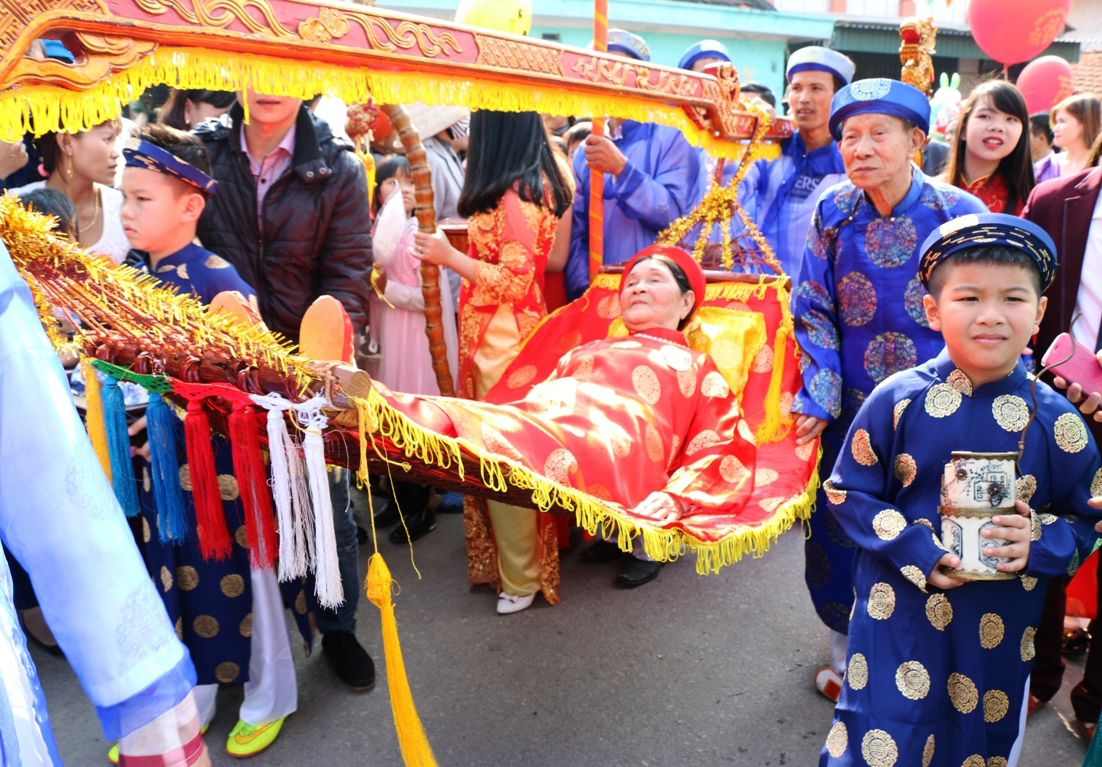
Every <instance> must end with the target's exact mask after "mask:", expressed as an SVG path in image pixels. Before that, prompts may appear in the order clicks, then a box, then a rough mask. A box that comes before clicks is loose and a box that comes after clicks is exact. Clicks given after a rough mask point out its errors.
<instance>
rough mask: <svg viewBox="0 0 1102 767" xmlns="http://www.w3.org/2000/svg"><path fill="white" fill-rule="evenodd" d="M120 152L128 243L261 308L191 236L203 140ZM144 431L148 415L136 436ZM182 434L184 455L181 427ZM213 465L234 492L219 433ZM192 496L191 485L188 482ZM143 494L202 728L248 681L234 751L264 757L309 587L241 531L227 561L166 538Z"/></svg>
mask: <svg viewBox="0 0 1102 767" xmlns="http://www.w3.org/2000/svg"><path fill="white" fill-rule="evenodd" d="M123 155H124V157H125V158H126V168H125V170H124V171H123V176H122V193H123V205H122V223H123V229H124V231H125V232H126V236H127V239H128V240H129V241H130V245H131V247H132V248H134V249H135V250H138V251H141V252H143V253H144V254H146V256H147V265H148V267H149V271H150V272H151V273H152V274H153V275H155V276H156V277H157V278H158V279H159V280H161V281H162V282H164V283H166V284H167V285H171V286H173V287H175V288H176V289H177V290H178V291H179V292H181V293H191V294H193V295H194V296H196V297H197V298H198V299H199V300H200V301H201V302H202V303H204V304H209V303H210V302H211V301H212V300H213V299H214V297H215V296H216V295H217V294H219V293H222V292H225V291H234V292H236V293H238V294H239V295H240V297H241V299H242V300H247V301H248V302H249V304H251V305H252V307H253V309H254V311H255V310H256V293H255V291H254V290H253V289H252V288H251V287H250V286H249V285H248V284H247V283H246V282H245V281H244V280H242V279H241V277H240V276H239V275H238V273H237V270H236V269H235V268H234V267H233V266H232V265H231V264H230V263H229V262H228V261H226V260H225V259H223V258H221V257H220V256H218V255H215V254H214V253H212V252H210V251H209V250H206V249H205V248H203V247H202V246H201V245H199V244H198V242H197V241H196V239H195V230H196V226H197V224H198V221H199V216H200V215H201V214H202V212H203V209H204V207H206V204H207V201H208V200H209V199H210V197H211V196H212V195H213V194H215V192H216V190H217V186H218V185H217V183H216V182H215V181H214V180H213V179H212V178H211V177H210V171H211V168H210V160H209V159H208V157H207V150H206V147H205V146H204V145H203V143H202V142H201V141H199V139H197V138H196V137H195V136H193V135H191V134H188V133H184V132H182V131H178V130H176V129H174V128H170V127H168V126H165V125H159V124H151V125H146V126H143V127H142V128H140V129H138V130H137V131H135V132H134V134H133V136H132V137H131V139H130V141H128V142H127V146H126V148H125V149H124V150H123ZM257 314H259V312H258V311H257ZM142 428H144V419H143V420H142V421H139V422H138V423H137V424H135V425H134V426H133V427H131V432H132V433H136V432H137V431H139V430H140V429H142ZM177 431H178V439H177V443H178V445H179V446H180V447H181V448H182V446H183V429H182V426H181V427H180V428H179V429H178V430H177ZM181 454H182V450H181ZM183 463H184V461H181V465H183ZM215 468H216V470H217V472H218V475H219V484H220V486H221V485H222V484H223V478H224V479H225V482H226V484H227V486H230V485H231V483H233V481H234V477H233V462H232V459H231V451H230V450H229V444H228V443H226V442H224V441H223V440H222V439H221V438H219V437H216V438H215ZM147 470H148V469H147ZM182 473H183V472H182ZM232 487H233V488H234V489H233V490H230V489H227V490H225V491H224V494H223V496H222V508H223V512H224V513H225V515H226V522H227V526H228V527H229V529H230V530H238V529H239V528H241V529H242V530H243V527H242V525H243V524H244V519H245V517H244V511H243V508H242V506H241V501H240V498H239V496H238V494H237V492H236V484H232ZM184 489H185V490H187V489H190V487H189V486H188V485H184ZM140 497H141V507H142V510H141V513H142V518H143V520H144V523H145V524H144V525H143V527H144V528H145V529H146V530H148V531H149V532H148V535H147V536H146V540H145V545H144V546H143V547H142V549H143V555H144V557H145V561H146V567H147V568H148V569H149V572H150V574H151V575H152V576H153V578H154V581H155V582H156V583H157V584H158V586H159V589H158V590H159V591H160V593H161V595H162V598H163V599H164V601H165V607H166V608H167V609H168V614H169V618H170V619H171V620H172V621H173V622H175V624H176V627H177V632H178V633H179V634H180V635H181V636H180V638H181V639H182V640H183V641H184V644H185V645H186V646H187V648H188V651H189V652H190V654H191V657H192V660H193V662H194V663H195V670H196V674H197V676H198V683H197V685H196V687H195V700H196V703H197V705H198V709H199V719H200V724H201V725H202V726H203V728H204V730H205V728H206V727H207V725H209V724H210V722H211V720H212V719H213V717H214V712H215V697H216V694H217V692H218V688H219V685H220V684H227V683H236V684H242V683H243V684H244V686H245V695H244V701H243V702H242V704H241V709H240V720H239V721H238V722H237V725H236V726H235V727H234V728H233V730H232V731H231V732H230V734H229V738H228V740H227V743H226V751H227V752H228V753H229V754H230V755H231V756H235V757H246V756H252V755H253V754H256V753H259V752H260V751H262V750H264V749H265V748H267V747H268V746H269V745H271V743H272V742H273V741H274V740H275V738H276V736H277V735H278V734H279V732H280V728H281V727H282V725H283V721H284V720H285V719H286V717H287V715H289V714H290V713H292V712H294V711H295V710H296V709H297V707H298V687H297V680H296V677H295V668H294V661H293V658H292V656H291V645H290V637H289V636H288V632H287V623H286V617H285V614H284V608H283V603H284V596H286V598H287V600H288V601H289V602H291V603H296V600H297V599H301V598H303V597H302V595H301V592H302V586H301V584H299V583H294V584H286V585H285V587H284V588H285V589H286V591H287V593H286V594H285V595H284V594H281V587H280V584H279V583H278V582H277V580H276V575H275V573H274V572H273V571H272V570H263V569H256V570H254V569H252V568H251V567H250V564H249V554H248V551H247V549H246V548H245V546H244V544H245V540H244V535H240V536H237V537H236V540H235V542H234V544H233V547H232V551H231V554H230V556H229V558H227V559H224V560H220V561H216V560H207V559H204V558H203V557H202V555H201V553H200V550H199V546H198V542H197V539H196V536H195V532H194V530H192V531H190V532H189V534H188V535H187V536H186V537H185V538H184V539H182V540H180V539H172V538H170V537H169V536H168V535H166V531H163V530H161V529H160V527H159V524H160V519H159V515H158V513H157V509H156V507H155V501H154V496H153V493H152V492H150V490H149V488H148V487H147V488H145V489H143V492H142V493H141V496H140ZM185 497H186V498H187V499H188V501H189V503H188V506H189V508H188V516H189V517H190V518H191V519H192V520H194V507H193V506H192V504H191V502H190V500H191V495H190V493H186V494H185ZM305 612H306V608H305V603H304V606H303V611H302V613H298V612H297V611H296V612H295V618H296V620H297V621H298V622H299V629H300V631H301V632H302V635H303V639H305V640H306V641H307V642H309V640H310V636H311V633H310V627H309V623H308V621H307V617H306V615H305ZM115 753H116V752H115V751H114V749H112V752H111V753H110V754H109V755H108V758H109V759H111V760H112V761H115V760H114V758H113V757H114V756H115Z"/></svg>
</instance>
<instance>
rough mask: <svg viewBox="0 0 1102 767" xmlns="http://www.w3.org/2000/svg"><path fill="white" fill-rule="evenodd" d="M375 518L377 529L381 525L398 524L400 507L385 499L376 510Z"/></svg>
mask: <svg viewBox="0 0 1102 767" xmlns="http://www.w3.org/2000/svg"><path fill="white" fill-rule="evenodd" d="M373 519H374V521H375V529H376V530H378V529H379V528H380V527H390V526H391V525H396V524H398V508H397V507H396V506H395V505H394V502H393V501H383V502H382V503H381V504H379V507H378V509H377V510H376V511H375V516H374V517H373Z"/></svg>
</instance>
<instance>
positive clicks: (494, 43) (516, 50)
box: [475, 35, 562, 75]
mask: <svg viewBox="0 0 1102 767" xmlns="http://www.w3.org/2000/svg"><path fill="white" fill-rule="evenodd" d="M475 41H476V42H477V43H478V64H479V66H484V67H500V68H502V69H523V70H525V71H528V72H537V73H539V74H541V75H561V74H562V51H560V50H556V49H554V48H545V47H543V46H539V45H530V44H528V43H520V42H517V41H515V40H503V39H502V38H500V37H490V36H489V35H475Z"/></svg>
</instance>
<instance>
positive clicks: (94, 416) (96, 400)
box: [80, 359, 111, 482]
mask: <svg viewBox="0 0 1102 767" xmlns="http://www.w3.org/2000/svg"><path fill="white" fill-rule="evenodd" d="M80 366H81V367H82V368H84V399H85V403H86V410H85V416H84V427H85V428H86V429H87V430H88V437H89V438H90V439H91V440H92V449H93V450H95V451H96V458H98V459H99V465H100V466H102V467H103V473H104V474H106V475H107V481H108V482H110V481H111V456H110V455H109V454H108V452H107V428H106V427H105V426H104V424H103V397H101V396H100V387H99V378H97V377H96V369H95V367H93V365H92V363H91V362H89V361H88V360H87V359H83V360H81V361H80Z"/></svg>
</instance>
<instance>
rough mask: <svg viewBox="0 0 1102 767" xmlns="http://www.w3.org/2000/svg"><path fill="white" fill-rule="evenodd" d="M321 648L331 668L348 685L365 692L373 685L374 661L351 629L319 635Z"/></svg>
mask: <svg viewBox="0 0 1102 767" xmlns="http://www.w3.org/2000/svg"><path fill="white" fill-rule="evenodd" d="M321 649H322V652H323V653H324V654H325V657H326V658H328V659H329V660H330V661H331V662H332V663H333V670H334V671H336V672H337V677H338V678H340V680H341V681H342V682H344V683H345V684H346V685H348V687H349V688H350V689H352V690H355V691H357V692H365V691H367V690H370V689H371V688H372V687H374V686H375V663H374V662H373V661H372V660H371V656H370V655H368V654H367V650H365V649H364V648H363V647H361V646H360V643H359V641H358V640H357V639H356V635H355V634H353V633H352V632H351V631H330V632H329V633H328V634H322V636H321Z"/></svg>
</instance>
